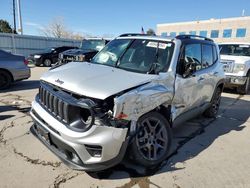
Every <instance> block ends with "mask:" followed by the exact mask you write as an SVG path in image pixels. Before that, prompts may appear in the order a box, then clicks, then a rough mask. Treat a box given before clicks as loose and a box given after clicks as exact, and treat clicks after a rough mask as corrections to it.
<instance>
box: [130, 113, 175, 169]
mask: <svg viewBox="0 0 250 188" xmlns="http://www.w3.org/2000/svg"><path fill="white" fill-rule="evenodd" d="M137 126H138V127H137V128H138V130H139V131H138V133H137V134H136V136H135V138H134V140H133V143H132V144H131V150H132V152H131V158H132V159H133V160H135V161H136V162H138V163H139V164H141V165H143V166H145V167H153V166H155V165H158V164H160V163H161V162H162V161H163V160H164V159H166V157H167V156H168V153H169V151H170V147H171V142H172V132H171V128H170V125H169V123H168V121H167V120H166V119H165V118H164V117H163V116H162V115H161V114H160V113H158V112H149V113H147V114H145V115H143V116H142V117H141V118H139V120H138V122H137Z"/></svg>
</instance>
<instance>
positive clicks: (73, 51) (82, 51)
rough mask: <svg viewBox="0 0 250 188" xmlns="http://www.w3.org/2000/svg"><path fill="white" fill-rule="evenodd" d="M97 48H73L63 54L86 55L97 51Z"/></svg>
mask: <svg viewBox="0 0 250 188" xmlns="http://www.w3.org/2000/svg"><path fill="white" fill-rule="evenodd" d="M95 51H96V50H92V49H71V50H67V51H65V52H63V53H62V54H63V55H71V56H74V55H84V54H87V53H90V52H95Z"/></svg>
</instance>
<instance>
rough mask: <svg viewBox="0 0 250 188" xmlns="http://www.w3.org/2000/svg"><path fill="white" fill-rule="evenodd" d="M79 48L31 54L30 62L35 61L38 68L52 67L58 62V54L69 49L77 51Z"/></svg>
mask: <svg viewBox="0 0 250 188" xmlns="http://www.w3.org/2000/svg"><path fill="white" fill-rule="evenodd" d="M76 48H77V47H73V46H62V47H56V48H48V49H46V50H44V51H43V52H40V53H35V54H31V55H30V56H29V57H28V60H30V61H34V63H35V65H36V66H40V65H44V66H46V67H50V66H51V65H52V64H55V63H57V62H58V54H59V53H61V52H64V51H65V50H69V49H76Z"/></svg>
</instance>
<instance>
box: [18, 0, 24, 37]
mask: <svg viewBox="0 0 250 188" xmlns="http://www.w3.org/2000/svg"><path fill="white" fill-rule="evenodd" d="M17 13H18V14H17V16H18V22H19V28H18V32H20V33H21V35H22V34H23V25H22V15H21V4H20V0H17Z"/></svg>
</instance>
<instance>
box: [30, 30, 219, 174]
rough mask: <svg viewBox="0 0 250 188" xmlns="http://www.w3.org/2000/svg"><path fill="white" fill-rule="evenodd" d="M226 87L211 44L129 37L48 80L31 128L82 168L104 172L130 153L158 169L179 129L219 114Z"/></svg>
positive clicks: (186, 39) (34, 105) (184, 39)
mask: <svg viewBox="0 0 250 188" xmlns="http://www.w3.org/2000/svg"><path fill="white" fill-rule="evenodd" d="M223 86H224V71H223V66H222V64H220V58H219V50H218V46H217V45H216V44H215V43H214V42H213V41H212V40H211V39H208V38H204V37H200V36H192V35H179V36H177V37H174V38H163V37H157V36H146V35H139V34H123V35H121V36H119V37H117V38H116V39H114V40H112V41H111V42H109V43H108V44H107V45H106V46H105V48H103V49H102V50H101V51H100V52H99V53H98V54H97V55H96V56H95V57H94V58H93V59H92V60H91V62H90V63H87V62H72V63H69V64H66V65H62V66H60V67H56V68H54V69H51V70H50V71H48V72H47V73H45V74H44V75H43V76H42V77H41V85H40V88H39V93H38V94H37V96H36V98H35V101H34V102H33V103H32V109H31V112H30V114H31V116H32V118H33V120H34V125H33V126H32V128H31V130H32V133H33V134H34V135H35V136H36V137H37V138H39V139H40V140H41V141H42V143H44V144H45V145H46V146H47V147H48V148H49V149H50V150H51V151H52V152H54V153H55V154H56V155H57V156H58V157H59V158H60V159H61V160H62V161H64V162H65V163H66V164H68V165H69V166H70V167H72V168H74V169H78V170H86V171H99V170H103V169H106V168H109V167H111V166H114V165H116V164H118V163H119V162H120V161H121V160H122V159H123V157H124V155H125V154H126V153H127V154H128V155H129V156H130V158H131V159H133V160H134V161H136V162H137V163H139V164H141V165H143V166H145V167H152V166H154V165H158V164H159V163H161V162H162V161H163V160H165V159H166V157H167V156H168V152H169V150H170V147H171V140H172V133H171V129H172V127H174V126H176V125H178V124H181V123H183V122H185V121H187V120H188V119H191V118H193V117H195V116H197V115H199V114H204V115H205V116H206V117H215V115H216V114H217V112H218V108H219V105H220V96H221V92H222V90H223Z"/></svg>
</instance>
